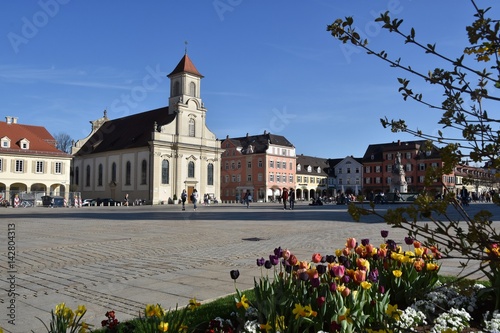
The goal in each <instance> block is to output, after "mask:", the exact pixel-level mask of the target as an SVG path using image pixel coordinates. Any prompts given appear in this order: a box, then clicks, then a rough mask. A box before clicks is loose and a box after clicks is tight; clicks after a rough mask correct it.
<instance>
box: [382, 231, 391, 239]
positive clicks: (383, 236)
mask: <svg viewBox="0 0 500 333" xmlns="http://www.w3.org/2000/svg"><path fill="white" fill-rule="evenodd" d="M380 236H382V238H386V237H387V236H389V231H388V230H381V231H380Z"/></svg>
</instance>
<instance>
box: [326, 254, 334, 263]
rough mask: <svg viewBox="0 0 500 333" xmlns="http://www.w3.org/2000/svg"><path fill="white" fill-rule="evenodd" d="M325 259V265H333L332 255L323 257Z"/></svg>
mask: <svg viewBox="0 0 500 333" xmlns="http://www.w3.org/2000/svg"><path fill="white" fill-rule="evenodd" d="M325 258H326V262H327V263H329V264H331V263H334V262H335V256H334V255H331V254H327V255H326V256H325Z"/></svg>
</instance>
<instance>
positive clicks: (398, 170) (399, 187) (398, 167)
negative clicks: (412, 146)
mask: <svg viewBox="0 0 500 333" xmlns="http://www.w3.org/2000/svg"><path fill="white" fill-rule="evenodd" d="M392 172H393V173H394V174H395V175H397V178H396V181H395V182H394V185H395V187H394V192H399V193H406V192H408V187H407V183H406V175H405V170H404V168H403V164H402V163H401V153H400V152H398V153H397V154H396V164H395V165H394V169H393V171H392Z"/></svg>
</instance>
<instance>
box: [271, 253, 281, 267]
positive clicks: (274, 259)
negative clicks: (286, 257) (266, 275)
mask: <svg viewBox="0 0 500 333" xmlns="http://www.w3.org/2000/svg"><path fill="white" fill-rule="evenodd" d="M269 261H270V262H271V264H272V265H273V266H276V265H277V264H279V263H280V258H279V257H278V256H276V255H272V254H271V255H269Z"/></svg>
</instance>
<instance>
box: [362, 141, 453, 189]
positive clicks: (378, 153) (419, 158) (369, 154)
mask: <svg viewBox="0 0 500 333" xmlns="http://www.w3.org/2000/svg"><path fill="white" fill-rule="evenodd" d="M398 156H399V157H400V161H401V166H402V170H403V171H404V177H405V181H406V188H407V191H408V192H409V193H418V192H421V191H422V190H424V189H426V190H429V191H432V192H434V193H436V194H442V193H443V192H444V191H445V188H447V189H449V190H452V191H454V190H455V176H454V174H449V175H444V176H443V179H442V182H441V181H438V180H436V181H435V182H434V183H433V184H431V185H430V186H426V185H425V183H424V179H425V175H426V170H427V169H428V168H439V167H442V166H443V160H442V158H441V155H440V151H439V149H438V148H437V147H436V146H434V145H430V146H429V145H428V144H427V143H426V141H423V140H422V141H407V142H401V141H398V142H392V143H383V144H371V145H369V146H368V148H367V150H366V152H365V154H364V156H363V189H364V192H365V194H367V195H369V194H371V193H375V194H376V193H392V192H396V191H397V190H399V185H396V182H395V180H396V179H398V178H399V174H396V172H395V171H396V170H395V165H396V162H397V158H398Z"/></svg>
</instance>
